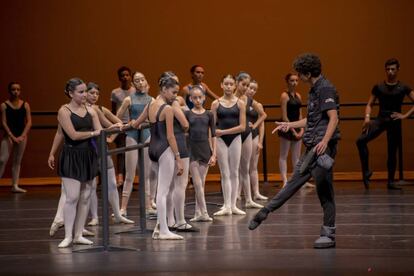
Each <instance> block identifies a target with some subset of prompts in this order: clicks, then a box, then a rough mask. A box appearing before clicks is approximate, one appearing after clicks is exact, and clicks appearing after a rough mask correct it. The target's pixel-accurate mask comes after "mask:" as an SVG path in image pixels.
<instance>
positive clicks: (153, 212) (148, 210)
mask: <svg viewBox="0 0 414 276" xmlns="http://www.w3.org/2000/svg"><path fill="white" fill-rule="evenodd" d="M145 212H146V213H147V215H150V216H155V215H156V214H157V210H155V209H153V208H152V207H149V208H147V209H146V211H145Z"/></svg>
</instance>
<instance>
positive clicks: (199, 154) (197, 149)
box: [185, 110, 216, 164]
mask: <svg viewBox="0 0 414 276" xmlns="http://www.w3.org/2000/svg"><path fill="white" fill-rule="evenodd" d="M185 115H186V117H187V120H188V123H189V125H190V131H189V136H190V139H189V141H190V142H189V146H190V161H200V162H202V163H205V164H207V163H208V161H209V160H210V157H211V148H210V143H209V129H210V130H211V136H212V137H215V136H216V127H215V125H214V117H213V114H212V113H211V112H210V111H208V110H206V111H205V112H203V113H201V114H197V113H194V112H193V111H191V110H189V111H186V112H185Z"/></svg>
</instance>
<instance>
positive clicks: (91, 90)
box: [48, 82, 134, 237]
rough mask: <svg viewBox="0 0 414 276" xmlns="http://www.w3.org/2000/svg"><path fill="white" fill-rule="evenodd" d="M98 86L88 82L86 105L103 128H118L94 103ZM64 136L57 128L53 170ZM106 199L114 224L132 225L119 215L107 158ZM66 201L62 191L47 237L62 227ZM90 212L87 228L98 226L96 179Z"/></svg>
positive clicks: (51, 160)
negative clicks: (93, 112)
mask: <svg viewBox="0 0 414 276" xmlns="http://www.w3.org/2000/svg"><path fill="white" fill-rule="evenodd" d="M99 93H100V92H99V86H98V85H97V84H95V83H92V82H89V83H88V85H87V96H86V104H87V105H88V106H90V107H92V108H93V109H94V110H95V112H96V113H97V115H98V118H99V121H100V123H101V125H103V126H104V127H108V128H110V127H116V126H118V127H119V126H120V125H121V124H122V122H121V121H120V120H119V119H118V118H117V117H116V116H115V115H113V114H112V112H110V111H109V110H108V109H107V108H105V107H102V106H98V105H96V102H97V101H98V99H99ZM63 139H64V136H63V133H62V128H61V127H60V125H59V127H58V130H57V131H56V134H55V138H54V140H53V145H52V148H51V150H50V154H49V159H48V164H49V167H50V168H51V169H52V170H53V169H54V168H55V157H54V156H55V153H56V151H57V149H58V147H59V145H60V144H61V143H62V142H63ZM108 199H109V203H110V204H111V206H112V209H113V212H114V221H115V223H125V224H132V223H134V221H132V220H129V219H127V218H124V217H122V216H121V215H120V212H119V195H118V190H117V185H116V177H115V169H114V166H113V162H112V158H111V157H110V156H108ZM65 201H66V194H65V190H64V189H62V192H61V196H60V200H59V205H58V210H57V212H56V216H55V218H54V220H53V223H52V225H51V227H50V230H49V235H50V236H51V237H53V236H54V234H55V233H56V231H57V230H58V229H59V228H60V227H62V226H63V225H64V219H63V208H64V204H65ZM90 212H91V215H92V220H91V221H90V222H89V223H88V225H89V226H94V225H97V224H98V222H99V221H98V198H97V196H96V178H95V179H94V180H93V183H92V191H91V196H90ZM83 235H84V236H94V233H93V232H91V231H88V230H87V229H84V230H83Z"/></svg>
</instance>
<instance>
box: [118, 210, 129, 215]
mask: <svg viewBox="0 0 414 276" xmlns="http://www.w3.org/2000/svg"><path fill="white" fill-rule="evenodd" d="M119 214H120V215H121V216H123V217H126V216H127V211H126V210H124V209H119Z"/></svg>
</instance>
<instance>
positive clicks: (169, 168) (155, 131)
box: [130, 76, 184, 240]
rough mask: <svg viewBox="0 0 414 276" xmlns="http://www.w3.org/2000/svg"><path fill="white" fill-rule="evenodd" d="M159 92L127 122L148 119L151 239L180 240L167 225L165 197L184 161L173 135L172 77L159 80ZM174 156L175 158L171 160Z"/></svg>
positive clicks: (175, 90) (174, 87) (174, 93)
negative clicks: (152, 171) (153, 207)
mask: <svg viewBox="0 0 414 276" xmlns="http://www.w3.org/2000/svg"><path fill="white" fill-rule="evenodd" d="M158 83H159V87H160V95H159V96H158V97H157V99H156V100H154V101H152V102H151V103H150V104H148V105H147V106H146V107H145V109H144V111H143V112H142V113H141V115H140V116H139V117H138V119H137V120H136V121H131V122H130V125H131V126H132V127H134V128H138V127H139V126H140V124H141V123H143V122H145V121H146V120H147V119H148V120H149V122H150V124H151V140H150V145H149V150H148V153H149V156H150V158H151V160H152V161H153V162H154V164H155V165H156V166H157V167H158V168H157V177H158V188H157V200H156V202H157V224H156V226H155V229H154V232H153V235H152V238H153V239H160V240H181V239H183V237H182V236H180V235H177V234H175V233H172V232H171V231H170V230H169V229H168V224H167V211H168V210H167V196H168V194H169V193H170V187H171V183H172V181H173V178H174V174H175V173H176V174H177V175H181V174H182V173H183V170H184V164H183V161H182V160H181V157H180V152H179V150H178V146H177V141H176V139H175V135H174V126H173V125H174V111H173V108H172V107H171V106H170V104H172V102H173V101H174V100H175V98H176V96H177V93H178V90H179V83H178V81H177V80H176V79H175V78H173V77H171V76H166V77H161V78H160V79H159V82H158ZM174 158H175V160H174Z"/></svg>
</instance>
